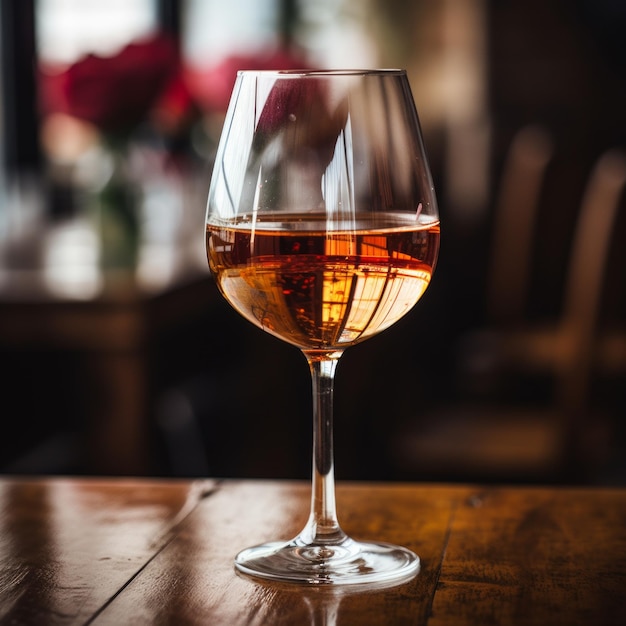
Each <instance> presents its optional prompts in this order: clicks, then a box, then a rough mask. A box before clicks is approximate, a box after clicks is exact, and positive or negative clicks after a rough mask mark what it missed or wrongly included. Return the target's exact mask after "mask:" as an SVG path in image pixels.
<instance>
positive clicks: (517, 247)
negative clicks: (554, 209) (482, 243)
mask: <svg viewBox="0 0 626 626" xmlns="http://www.w3.org/2000/svg"><path fill="white" fill-rule="evenodd" d="M553 155H554V145H553V142H552V138H551V136H550V134H549V133H548V131H547V130H546V129H545V128H543V127H541V126H538V125H534V124H533V125H529V126H524V127H523V128H521V129H520V130H519V131H518V132H517V134H516V135H515V137H514V138H513V141H512V142H511V146H510V148H509V153H508V155H507V158H506V162H505V166H504V170H503V173H502V179H501V184H500V189H499V193H498V197H497V199H496V206H495V211H494V229H493V235H492V241H493V245H492V253H491V264H490V268H489V276H488V277H487V280H488V284H487V316H488V318H489V320H490V321H491V322H492V323H494V324H497V325H502V324H505V325H510V324H512V323H519V322H521V321H522V319H523V317H524V314H525V304H526V298H527V297H528V291H529V280H530V269H531V263H532V256H531V255H532V247H533V233H534V229H535V225H536V221H537V215H538V212H539V211H538V209H539V205H540V197H541V191H542V187H543V183H544V180H545V177H546V171H547V168H548V166H549V164H550V162H551V160H552V157H553Z"/></svg>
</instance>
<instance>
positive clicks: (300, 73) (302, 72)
mask: <svg viewBox="0 0 626 626" xmlns="http://www.w3.org/2000/svg"><path fill="white" fill-rule="evenodd" d="M405 75H406V70H405V69H401V68H379V69H358V68H353V69H352V68H345V69H339V68H338V69H288V70H254V69H249V70H246V69H241V70H237V76H275V77H280V78H307V77H326V76H405Z"/></svg>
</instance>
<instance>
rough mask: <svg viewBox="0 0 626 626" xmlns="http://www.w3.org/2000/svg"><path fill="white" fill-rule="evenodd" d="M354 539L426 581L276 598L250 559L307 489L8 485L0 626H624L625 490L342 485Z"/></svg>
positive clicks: (303, 502) (281, 529) (212, 484)
mask: <svg viewBox="0 0 626 626" xmlns="http://www.w3.org/2000/svg"><path fill="white" fill-rule="evenodd" d="M337 503H338V510H339V517H340V521H341V522H342V525H343V527H344V529H345V530H346V531H347V532H348V533H349V534H350V535H351V536H353V537H354V538H356V539H375V540H381V541H389V542H393V543H399V544H401V545H405V546H407V547H409V548H411V549H413V550H415V551H416V552H417V553H418V554H419V555H420V557H421V559H422V568H421V571H420V573H419V574H418V575H417V576H416V577H415V578H413V579H412V580H410V581H408V582H406V583H403V584H400V585H397V586H394V587H389V588H375V587H361V586H358V587H354V588H347V589H341V588H339V589H332V588H331V589H329V588H327V587H315V586H310V587H307V586H297V585H289V584H268V583H262V582H260V581H256V580H254V579H252V578H249V577H246V576H243V575H239V574H237V573H236V572H235V569H234V566H233V559H234V557H235V554H236V553H237V552H238V551H239V550H240V549H242V548H244V547H247V546H250V545H252V544H256V543H259V542H263V541H267V540H274V539H280V538H284V539H290V538H292V537H293V536H294V535H296V534H297V533H298V532H299V531H300V530H301V528H302V526H303V525H304V524H305V522H306V519H307V516H308V509H309V486H308V484H306V483H302V482H286V481H285V482H281V481H252V480H247V481H220V482H218V481H210V480H207V481H187V480H175V481H167V480H148V479H134V480H131V479H98V480H96V479H79V478H75V479H70V478H57V479H51V478H49V479H41V480H37V479H28V480H25V479H24V480H18V479H2V478H0V624H15V625H25V626H30V625H33V626H35V625H36V626H39V625H45V626H48V625H51V626H56V625H63V626H65V625H66V624H72V625H73V624H96V625H99V626H102V625H109V624H111V625H115V626H119V625H123V624H133V625H142V624H145V625H148V624H177V625H178V624H182V625H187V624H188V625H196V624H197V625H200V624H202V625H206V624H212V625H217V626H220V625H222V624H223V625H225V626H233V625H234V626H237V625H261V624H272V625H274V624H275V625H278V626H280V625H285V624H289V625H291V624H325V625H327V626H330V625H334V626H337V625H342V624H343V625H359V626H361V625H364V626H368V625H372V626H374V625H382V624H384V625H388V624H390V625H393V626H395V625H398V626H403V625H405V624H407V625H408V624H411V625H422V624H427V625H429V626H452V625H454V626H457V625H460V626H463V625H466V624H480V625H481V626H482V625H484V624H498V625H507V624H515V625H519V624H521V625H526V624H528V625H535V624H541V625H542V626H543V625H546V624H556V625H561V624H564V625H565V624H567V625H574V626H575V625H577V624H581V625H582V624H590V623H591V624H602V625H615V626H617V625H618V624H619V625H620V626H621V625H623V624H624V623H626V604H625V599H624V598H625V597H626V490H622V489H615V490H607V489H605V490H600V489H597V490H592V489H565V488H560V489H558V488H522V487H488V488H482V487H473V486H450V485H416V484H376V483H353V484H340V485H339V486H338V489H337Z"/></svg>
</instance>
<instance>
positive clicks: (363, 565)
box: [235, 538, 420, 585]
mask: <svg viewBox="0 0 626 626" xmlns="http://www.w3.org/2000/svg"><path fill="white" fill-rule="evenodd" d="M235 567H236V568H237V569H238V570H239V571H240V572H243V573H245V574H248V575H251V576H258V577H261V578H265V579H270V580H281V581H285V582H296V583H307V584H323V585H354V584H361V583H390V582H396V583H397V584H400V583H402V582H406V581H408V580H409V579H410V578H412V577H413V576H414V575H415V574H417V573H418V572H419V569H420V559H419V557H418V556H417V555H416V554H414V553H413V552H411V551H410V550H407V549H406V548H402V547H400V546H395V545H392V544H389V543H362V542H358V541H354V540H352V539H349V538H347V539H344V540H343V541H342V542H341V543H339V544H328V545H326V544H313V545H308V544H305V543H302V542H300V541H298V539H297V538H296V539H294V540H293V541H291V542H288V543H285V542H279V541H277V542H272V543H266V544H262V545H258V546H254V547H251V548H247V549H245V550H243V551H241V552H240V553H239V554H238V555H237V556H236V558H235Z"/></svg>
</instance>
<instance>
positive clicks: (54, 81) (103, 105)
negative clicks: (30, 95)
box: [41, 35, 178, 133]
mask: <svg viewBox="0 0 626 626" xmlns="http://www.w3.org/2000/svg"><path fill="white" fill-rule="evenodd" d="M177 70H178V54H177V50H176V47H175V45H174V43H173V42H172V41H171V40H170V39H169V38H167V37H165V36H160V35H157V36H155V37H153V38H151V39H148V40H145V41H142V42H136V43H131V44H129V45H128V46H126V47H125V48H124V49H123V50H121V51H120V52H119V53H118V54H116V55H114V56H110V57H101V56H96V55H89V56H86V57H84V58H83V59H81V60H80V61H77V62H76V63H74V64H73V65H71V66H70V67H68V68H67V69H65V70H64V71H61V72H51V71H45V72H43V73H42V82H41V95H42V107H43V112H44V113H65V114H67V115H71V116H73V117H76V118H79V119H82V120H85V121H88V122H91V123H92V124H94V125H95V126H97V127H98V128H99V129H100V130H101V131H102V132H107V133H108V132H112V133H119V132H125V131H128V130H130V129H132V128H133V127H134V126H135V125H136V124H138V123H139V122H140V121H142V119H144V118H145V117H146V116H147V114H148V112H149V111H150V109H151V108H152V106H153V105H154V104H155V103H156V102H157V99H158V98H159V97H160V96H161V95H162V93H163V91H164V89H165V88H166V87H167V86H168V85H169V84H171V81H172V80H173V77H174V76H175V74H176V72H177Z"/></svg>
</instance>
